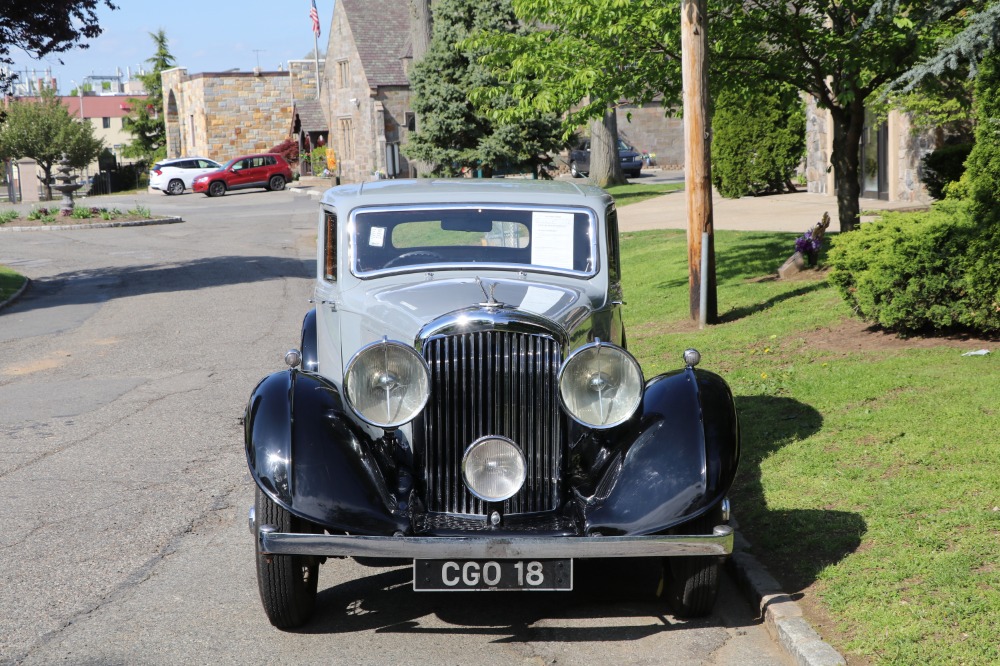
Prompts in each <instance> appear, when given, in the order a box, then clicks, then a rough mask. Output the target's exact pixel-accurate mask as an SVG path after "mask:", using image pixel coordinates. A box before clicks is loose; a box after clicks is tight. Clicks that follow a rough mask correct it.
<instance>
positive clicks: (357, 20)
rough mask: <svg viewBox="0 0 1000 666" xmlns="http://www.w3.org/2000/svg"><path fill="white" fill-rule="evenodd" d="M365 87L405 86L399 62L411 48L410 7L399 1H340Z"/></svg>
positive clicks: (405, 79) (400, 62) (404, 75)
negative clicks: (364, 77) (358, 59)
mask: <svg viewBox="0 0 1000 666" xmlns="http://www.w3.org/2000/svg"><path fill="white" fill-rule="evenodd" d="M340 4H341V5H342V6H343V7H344V14H345V16H346V17H347V22H348V23H349V24H350V26H351V32H352V33H353V34H354V44H355V45H356V46H357V49H358V54H359V55H360V56H361V65H362V66H363V67H364V70H365V76H366V77H367V78H368V85H370V86H372V87H375V86H406V85H409V83H410V82H409V80H408V79H407V78H406V73H405V72H404V71H403V62H402V58H404V57H405V56H406V52H407V50H408V49H409V48H410V47H409V43H410V12H409V5H408V4H407V3H405V2H400V1H399V0H340Z"/></svg>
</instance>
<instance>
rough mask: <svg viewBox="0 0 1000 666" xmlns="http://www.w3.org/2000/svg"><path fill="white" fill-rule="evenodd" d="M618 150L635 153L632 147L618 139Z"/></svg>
mask: <svg viewBox="0 0 1000 666" xmlns="http://www.w3.org/2000/svg"><path fill="white" fill-rule="evenodd" d="M618 150H625V151H634V150H635V149H634V148H632V146H630V145H628V144H627V143H625V142H624V141H622V140H621V139H618Z"/></svg>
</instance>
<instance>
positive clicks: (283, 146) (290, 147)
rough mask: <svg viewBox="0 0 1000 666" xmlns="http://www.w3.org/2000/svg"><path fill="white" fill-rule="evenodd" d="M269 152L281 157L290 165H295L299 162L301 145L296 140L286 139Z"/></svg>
mask: <svg viewBox="0 0 1000 666" xmlns="http://www.w3.org/2000/svg"><path fill="white" fill-rule="evenodd" d="M267 152H269V153H277V154H278V155H281V156H282V157H284V158H285V161H286V162H288V163H289V164H295V163H296V162H298V161H299V144H298V142H297V141H295V140H294V139H285V140H284V141H282V142H281V143H279V144H278V145H277V146H275V147H274V148H271V150H269V151H267Z"/></svg>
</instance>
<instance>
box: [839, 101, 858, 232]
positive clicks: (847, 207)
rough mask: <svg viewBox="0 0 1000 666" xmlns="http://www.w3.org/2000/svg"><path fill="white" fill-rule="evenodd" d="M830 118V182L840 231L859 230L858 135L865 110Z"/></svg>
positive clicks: (853, 109) (855, 108) (850, 110)
mask: <svg viewBox="0 0 1000 666" xmlns="http://www.w3.org/2000/svg"><path fill="white" fill-rule="evenodd" d="M831 115H832V117H833V159H832V162H833V181H834V184H835V187H836V188H837V214H838V217H839V218H840V230H841V231H854V230H855V229H857V228H858V224H859V221H860V216H861V215H860V214H861V202H860V201H859V199H860V197H861V133H862V132H863V130H864V124H865V110H864V106H863V105H861V104H852V105H851V106H850V107H849V108H848V109H842V110H839V111H834V112H832V113H831Z"/></svg>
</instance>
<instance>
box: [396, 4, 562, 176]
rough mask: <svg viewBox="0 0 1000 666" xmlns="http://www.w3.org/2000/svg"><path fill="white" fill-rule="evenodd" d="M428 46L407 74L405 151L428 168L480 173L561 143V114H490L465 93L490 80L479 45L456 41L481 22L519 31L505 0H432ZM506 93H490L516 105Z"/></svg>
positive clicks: (529, 161) (538, 158)
mask: <svg viewBox="0 0 1000 666" xmlns="http://www.w3.org/2000/svg"><path fill="white" fill-rule="evenodd" d="M433 11H434V25H433V32H432V36H431V43H430V47H429V48H428V51H427V53H426V55H425V56H424V57H423V58H422V59H421V60H420V61H419V62H417V63H416V64H415V65H414V67H413V70H412V73H411V76H410V88H411V90H412V91H413V94H414V99H413V109H414V111H416V113H417V117H418V123H419V124H418V127H419V129H418V131H417V132H414V133H413V134H411V135H410V139H409V141H408V143H407V144H406V145H405V146H403V153H404V154H405V155H406V156H407V157H409V158H411V159H416V160H421V161H423V162H426V163H428V164H430V165H431V172H432V174H433V175H443V176H456V175H458V174H459V173H460V172H462V171H463V170H473V171H476V172H478V173H480V174H481V175H483V176H485V177H489V176H491V175H493V173H494V172H495V171H497V170H500V169H530V170H532V171H534V170H536V169H537V167H538V166H539V165H540V164H542V163H544V162H545V161H546V158H545V154H546V153H548V152H550V151H554V150H558V149H559V148H560V147H561V146H560V144H561V141H560V129H559V121H558V119H557V118H556V117H555V116H554V115H552V114H538V115H537V116H536V117H535V118H532V119H529V120H523V121H511V122H496V123H495V122H493V121H491V120H490V119H489V117H488V115H487V112H486V109H480V108H477V107H476V106H475V105H474V104H473V103H472V102H471V101H470V100H469V93H470V91H472V90H473V89H475V88H477V87H482V86H485V85H489V84H491V83H494V82H495V81H494V79H493V76H492V74H491V73H490V71H489V70H488V69H487V68H486V67H485V66H483V65H481V64H479V55H480V54H479V53H478V52H476V51H475V50H471V49H469V50H461V49H459V48H457V47H456V45H457V44H458V43H459V42H461V41H462V40H464V39H465V38H467V37H469V36H470V35H472V34H474V33H475V32H476V31H479V30H486V29H488V30H506V31H510V32H514V31H517V30H518V29H519V28H518V27H517V21H516V18H515V17H514V12H513V9H512V8H511V4H510V0H500V1H499V2H491V3H482V2H478V1H476V0H439V1H438V2H435V3H434V9H433ZM514 103H515V102H514V100H513V99H511V98H509V97H503V96H501V97H499V98H497V99H493V100H491V106H492V107H493V108H497V107H503V106H506V105H513V104H514Z"/></svg>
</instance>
